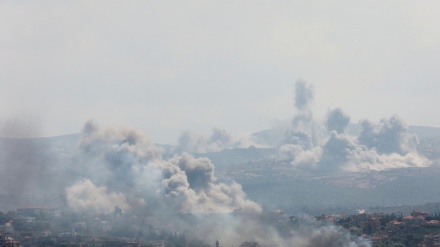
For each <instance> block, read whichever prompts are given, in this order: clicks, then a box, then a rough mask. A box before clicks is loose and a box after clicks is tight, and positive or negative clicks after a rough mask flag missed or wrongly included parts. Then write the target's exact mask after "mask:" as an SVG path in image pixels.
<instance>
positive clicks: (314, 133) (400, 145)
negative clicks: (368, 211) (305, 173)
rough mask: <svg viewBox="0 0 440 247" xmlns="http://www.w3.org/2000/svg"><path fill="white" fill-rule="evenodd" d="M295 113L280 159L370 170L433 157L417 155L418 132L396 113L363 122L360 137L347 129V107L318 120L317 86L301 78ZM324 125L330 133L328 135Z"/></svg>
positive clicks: (310, 165) (320, 166) (330, 167)
mask: <svg viewBox="0 0 440 247" xmlns="http://www.w3.org/2000/svg"><path fill="white" fill-rule="evenodd" d="M295 88H296V90H295V107H296V115H295V116H294V118H293V122H292V126H291V129H290V130H289V131H286V134H285V138H284V145H282V146H281V147H280V148H279V155H280V158H290V159H292V160H293V161H292V164H293V165H295V166H299V167H305V168H313V169H318V170H321V171H340V170H349V171H368V170H383V169H389V168H401V167H424V166H428V165H430V161H429V160H427V159H426V158H425V157H423V156H421V155H420V154H418V153H417V150H416V147H417V144H418V139H417V136H415V135H413V134H410V133H408V128H407V126H406V124H405V123H404V121H403V120H401V119H400V118H398V117H397V116H393V117H391V118H389V119H388V118H384V119H382V120H381V121H380V122H379V123H378V124H374V123H372V122H370V121H368V120H364V121H361V126H362V131H361V133H360V135H359V136H352V135H350V134H348V133H347V132H346V129H347V127H348V125H349V124H350V117H349V116H348V115H347V114H345V113H344V112H343V111H342V109H340V108H336V109H333V110H329V112H328V114H327V116H326V119H325V120H324V121H323V123H321V124H320V123H317V122H316V121H314V120H313V117H312V116H313V114H312V112H311V108H310V102H312V101H313V90H312V89H313V88H312V87H311V86H308V85H307V83H305V82H304V81H302V80H300V81H298V82H297V83H296V85H295ZM323 126H325V127H326V129H327V131H328V132H327V133H328V134H326V135H323V134H322V133H323V131H322V129H323Z"/></svg>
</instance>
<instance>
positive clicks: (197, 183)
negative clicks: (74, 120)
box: [66, 122, 368, 247]
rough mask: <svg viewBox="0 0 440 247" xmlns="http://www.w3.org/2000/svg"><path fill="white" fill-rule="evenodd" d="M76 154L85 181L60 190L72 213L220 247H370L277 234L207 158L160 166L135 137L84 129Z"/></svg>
mask: <svg viewBox="0 0 440 247" xmlns="http://www.w3.org/2000/svg"><path fill="white" fill-rule="evenodd" d="M78 148H79V150H80V153H79V154H78V155H82V156H83V157H82V158H81V159H79V160H81V163H82V164H81V165H80V166H81V168H82V169H84V173H83V178H81V179H80V180H78V181H77V182H76V183H74V184H73V185H71V186H68V187H67V188H66V194H67V202H68V206H69V207H70V208H71V209H73V210H75V211H77V212H111V211H112V210H113V209H114V208H115V207H119V208H122V209H123V210H124V211H125V212H142V213H143V214H144V216H154V217H158V218H160V219H161V220H163V221H165V222H172V224H173V225H174V227H175V229H176V230H178V231H185V232H186V234H188V235H189V236H194V237H198V238H201V239H205V240H211V241H212V240H214V239H218V238H219V237H221V239H222V240H223V241H222V244H223V245H225V244H226V245H231V244H236V243H239V242H241V241H243V240H244V239H252V240H254V241H258V242H260V243H270V244H276V245H277V246H280V247H288V246H301V247H307V246H310V247H312V246H313V247H319V246H368V243H366V242H365V241H363V240H362V239H359V238H357V237H353V236H351V235H350V234H349V232H348V231H346V230H344V229H342V228H338V227H334V226H313V227H305V228H301V229H300V230H298V231H293V232H292V231H291V232H289V233H287V234H286V233H284V234H282V233H281V232H280V231H279V230H277V228H276V227H275V226H273V225H271V224H269V223H268V222H267V221H266V220H265V219H266V218H268V212H265V211H263V210H262V207H261V206H260V205H258V204H257V203H255V202H253V201H251V200H249V199H247V198H246V195H245V193H244V192H243V189H242V187H241V185H239V184H238V183H235V182H232V183H231V184H225V183H219V182H217V178H216V176H215V167H214V165H213V164H212V162H211V161H210V160H209V159H207V158H195V157H193V156H192V155H190V154H188V153H186V152H183V153H181V154H179V155H175V156H174V157H172V158H170V159H164V158H163V156H162V154H163V150H162V149H161V148H158V147H156V146H154V145H153V144H151V142H149V141H148V138H146V137H145V136H144V135H142V134H141V133H139V132H137V131H134V130H127V129H112V128H102V127H99V126H98V125H97V124H95V123H94V122H88V123H86V124H85V126H84V128H83V131H82V138H81V140H80V142H79V146H78ZM269 217H270V216H269Z"/></svg>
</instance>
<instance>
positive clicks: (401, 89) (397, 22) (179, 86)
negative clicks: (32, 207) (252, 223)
mask: <svg viewBox="0 0 440 247" xmlns="http://www.w3.org/2000/svg"><path fill="white" fill-rule="evenodd" d="M439 11H440V1H276V0H274V1H267V0H264V1H258V0H252V1H250V0H244V1H237V0H234V1H225V0H222V1H202V0H200V1H166V0H165V1H109V0H105V1H67V0H66V1H55V0H54V1H28V0H18V1H17V0H10V1H9V0H4V1H1V2H0V83H1V84H0V121H1V122H2V123H13V124H12V125H14V126H15V125H18V126H24V127H23V128H25V127H26V126H27V125H32V126H33V127H32V129H35V131H34V133H33V135H43V136H52V135H60V134H68V133H76V132H79V130H80V128H81V127H82V125H83V124H84V123H85V121H86V120H88V119H95V120H96V121H97V122H98V123H100V124H102V125H126V126H131V127H136V128H139V129H141V130H143V131H144V132H147V133H148V134H149V135H150V136H151V138H152V139H153V141H155V142H168V143H174V142H175V141H176V139H177V136H178V135H179V133H180V131H182V130H192V131H200V132H206V131H208V130H209V129H211V128H212V127H215V126H217V127H221V128H225V129H228V130H230V131H232V132H233V133H236V134H239V133H250V132H254V131H258V130H262V129H267V128H270V127H271V126H272V125H273V123H274V121H275V120H276V119H287V118H289V117H291V116H292V115H293V113H294V112H293V111H294V107H293V100H292V97H293V94H292V91H293V89H294V82H295V81H296V80H297V79H299V78H302V79H304V80H306V81H308V82H310V83H312V84H313V85H314V87H315V91H316V94H315V96H316V97H315V98H316V100H315V106H314V107H315V112H316V113H317V115H318V117H319V115H324V114H325V113H326V111H327V109H328V108H329V107H330V108H335V107H341V108H342V109H344V111H345V112H347V113H348V114H349V115H351V117H352V119H353V120H354V121H358V120H361V119H364V118H368V119H371V120H373V121H378V120H379V119H380V118H382V117H389V116H391V115H393V114H397V115H399V116H400V117H402V118H403V119H404V120H406V122H407V123H409V124H413V125H428V126H437V127H440V115H438V114H437V111H438V109H437V106H439V105H440V80H439V78H440V69H439V65H440V15H439V14H438V13H439ZM15 120H17V121H15ZM14 121H15V122H14ZM9 125H11V124H9ZM4 129H5V128H4ZM10 129H11V127H10V126H9V127H8V128H6V130H7V131H9V130H10ZM10 131H13V130H10Z"/></svg>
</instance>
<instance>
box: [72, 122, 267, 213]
mask: <svg viewBox="0 0 440 247" xmlns="http://www.w3.org/2000/svg"><path fill="white" fill-rule="evenodd" d="M79 148H80V150H81V151H82V152H83V153H84V155H85V156H86V159H85V160H84V164H83V166H84V167H83V168H84V169H85V171H86V172H85V173H84V175H89V177H85V178H84V180H81V181H79V182H78V183H77V184H75V185H73V186H71V187H68V188H67V189H66V191H67V199H68V203H69V205H70V206H71V207H72V208H74V209H75V210H86V209H87V210H88V209H90V208H91V209H100V210H101V209H103V208H105V204H106V202H119V203H118V205H115V204H114V203H111V204H107V205H108V207H107V208H106V209H107V211H111V210H113V207H114V206H120V207H122V208H124V209H125V210H128V209H130V208H131V207H133V208H136V207H147V208H148V209H149V210H152V211H155V210H163V208H167V210H170V211H171V212H172V211H177V212H180V213H219V212H222V213H227V212H231V211H233V210H243V211H244V212H252V213H256V212H260V211H261V207H260V206H259V205H258V204H256V203H254V202H252V201H250V200H248V199H247V198H246V196H245V194H244V192H243V190H242V188H241V186H240V185H239V184H236V183H232V184H230V185H226V184H224V183H216V177H215V174H214V165H213V164H212V163H211V161H210V160H209V159H206V158H194V157H193V156H191V155H189V154H188V153H185V152H184V153H182V154H179V155H175V156H174V157H173V158H171V159H169V160H164V159H162V154H163V152H164V151H163V150H162V149H161V148H158V147H156V146H154V145H152V144H151V143H150V142H149V140H148V139H147V138H146V137H145V136H144V135H142V134H141V133H139V132H136V131H133V130H113V129H108V128H107V129H106V128H100V127H98V126H97V125H96V124H94V123H93V122H88V123H87V124H86V125H85V127H84V129H83V132H82V137H81V141H80V144H79ZM95 174H99V176H94V175H95ZM95 198H103V199H104V200H96V201H95V200H94V199H95ZM93 202H95V203H97V204H102V203H104V204H103V205H94V204H93ZM129 205H130V206H129Z"/></svg>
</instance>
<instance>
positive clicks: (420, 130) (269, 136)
mask: <svg viewBox="0 0 440 247" xmlns="http://www.w3.org/2000/svg"><path fill="white" fill-rule="evenodd" d="M347 131H348V133H350V134H352V135H359V133H360V132H361V126H360V124H357V123H352V124H350V125H349V126H348V129H347ZM408 131H409V132H410V133H413V134H416V135H417V136H418V137H419V139H424V138H440V128H437V127H426V126H412V125H410V126H408ZM252 137H253V138H254V139H255V140H256V141H257V142H259V143H262V144H263V143H265V144H268V145H271V146H276V145H278V144H279V142H280V140H282V138H283V133H282V132H281V131H280V130H277V129H267V130H262V131H259V132H256V133H254V134H252Z"/></svg>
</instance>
